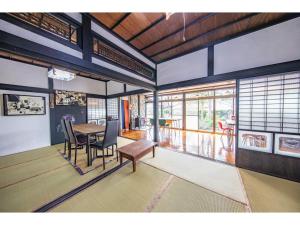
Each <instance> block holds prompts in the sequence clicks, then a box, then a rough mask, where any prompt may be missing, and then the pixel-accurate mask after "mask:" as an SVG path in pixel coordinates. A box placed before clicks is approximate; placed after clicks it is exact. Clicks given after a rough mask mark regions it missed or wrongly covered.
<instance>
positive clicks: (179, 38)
mask: <svg viewBox="0 0 300 225" xmlns="http://www.w3.org/2000/svg"><path fill="white" fill-rule="evenodd" d="M246 15H247V14H246V13H220V14H217V15H215V16H212V17H210V18H208V19H207V20H204V21H200V22H199V23H196V24H194V25H192V26H190V27H188V28H187V29H186V31H185V38H186V40H189V39H191V38H193V37H195V36H197V35H199V34H203V33H205V32H208V31H210V30H212V29H214V28H216V27H220V26H222V25H223V24H226V23H228V22H231V21H234V20H237V19H239V18H241V17H244V16H246ZM183 35H184V32H180V33H177V34H176V35H173V36H171V37H169V38H167V39H165V40H163V41H161V42H159V43H157V44H155V45H153V46H150V47H149V48H147V49H145V50H144V53H145V54H147V55H149V56H151V55H153V54H156V53H158V52H160V51H162V50H164V49H168V48H170V47H172V46H174V45H177V44H180V43H182V42H184V40H183Z"/></svg>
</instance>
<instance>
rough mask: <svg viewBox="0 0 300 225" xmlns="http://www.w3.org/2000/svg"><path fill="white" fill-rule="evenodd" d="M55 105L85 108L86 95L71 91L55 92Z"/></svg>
mask: <svg viewBox="0 0 300 225" xmlns="http://www.w3.org/2000/svg"><path fill="white" fill-rule="evenodd" d="M55 104H56V105H79V106H86V94H84V93H78V92H73V91H59V90H56V91H55Z"/></svg>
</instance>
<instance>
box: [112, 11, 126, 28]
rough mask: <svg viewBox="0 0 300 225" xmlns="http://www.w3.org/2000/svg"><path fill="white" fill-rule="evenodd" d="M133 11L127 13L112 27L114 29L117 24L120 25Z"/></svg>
mask: <svg viewBox="0 0 300 225" xmlns="http://www.w3.org/2000/svg"><path fill="white" fill-rule="evenodd" d="M130 14H131V13H125V14H124V16H122V17H121V18H120V19H119V20H118V21H117V22H116V23H115V24H114V25H113V26H112V27H111V28H110V29H111V30H114V29H115V28H116V27H117V26H119V25H120V24H121V23H122V22H123V21H124V20H125V19H126V18H127V17H128V16H130Z"/></svg>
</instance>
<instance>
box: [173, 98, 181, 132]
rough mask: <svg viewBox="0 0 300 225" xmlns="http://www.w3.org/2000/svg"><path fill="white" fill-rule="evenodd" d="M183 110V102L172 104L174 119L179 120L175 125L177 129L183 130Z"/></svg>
mask: <svg viewBox="0 0 300 225" xmlns="http://www.w3.org/2000/svg"><path fill="white" fill-rule="evenodd" d="M182 110H183V104H182V101H174V102H172V119H177V121H176V122H174V123H175V124H173V125H174V126H175V127H176V128H182V113H183V112H182Z"/></svg>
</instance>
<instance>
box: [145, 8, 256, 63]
mask: <svg viewBox="0 0 300 225" xmlns="http://www.w3.org/2000/svg"><path fill="white" fill-rule="evenodd" d="M258 14H259V13H250V14H248V15H246V16H243V17H241V18H239V19H238V20H234V21H230V22H228V23H225V24H223V25H221V26H218V27H216V28H214V29H211V30H210V31H207V32H205V33H201V34H198V35H196V36H195V37H193V38H190V39H188V40H186V41H184V42H181V43H178V44H176V45H173V46H171V47H169V48H167V49H163V50H161V51H159V52H157V53H154V54H152V55H150V56H149V57H151V58H152V57H155V56H157V55H160V54H162V53H164V52H167V51H170V50H171V49H174V48H177V47H179V46H181V45H183V44H186V43H188V42H191V41H194V40H196V39H198V38H202V37H204V36H207V35H209V34H212V33H215V32H217V31H218V30H220V29H223V28H225V27H228V26H232V25H233V24H236V23H239V22H241V21H243V20H245V19H249V18H251V17H253V16H256V15H258Z"/></svg>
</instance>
